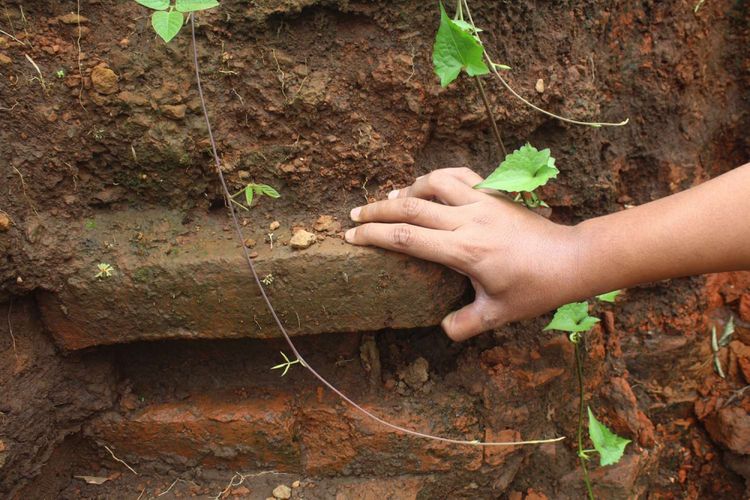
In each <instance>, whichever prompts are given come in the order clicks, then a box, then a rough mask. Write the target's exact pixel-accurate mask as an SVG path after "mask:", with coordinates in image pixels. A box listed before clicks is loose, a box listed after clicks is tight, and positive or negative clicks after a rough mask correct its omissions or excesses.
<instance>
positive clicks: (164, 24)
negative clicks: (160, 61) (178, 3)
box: [151, 10, 184, 43]
mask: <svg viewBox="0 0 750 500" xmlns="http://www.w3.org/2000/svg"><path fill="white" fill-rule="evenodd" d="M183 21H184V18H183V17H182V13H180V12H177V11H174V10H173V11H171V12H163V11H159V12H154V15H153V16H151V25H152V26H153V27H154V31H156V34H157V35H159V36H160V37H161V38H162V40H164V41H165V42H167V43H169V41H170V40H172V39H173V38H174V37H175V36H177V33H179V32H180V29H182V22H183Z"/></svg>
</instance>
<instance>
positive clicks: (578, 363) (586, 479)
mask: <svg viewBox="0 0 750 500" xmlns="http://www.w3.org/2000/svg"><path fill="white" fill-rule="evenodd" d="M579 339H580V337H579ZM579 343H580V340H579V341H578V342H574V343H573V346H574V351H575V357H576V375H577V377H578V398H579V400H580V403H579V405H578V459H579V460H580V462H581V468H582V469H583V482H584V483H586V492H587V494H588V497H589V500H594V492H593V490H592V489H591V478H589V469H588V466H587V465H586V458H584V455H585V451H586V450H585V449H584V447H583V413H584V406H585V401H584V396H585V395H586V388H585V386H584V384H583V363H582V362H581V349H580V347H579Z"/></svg>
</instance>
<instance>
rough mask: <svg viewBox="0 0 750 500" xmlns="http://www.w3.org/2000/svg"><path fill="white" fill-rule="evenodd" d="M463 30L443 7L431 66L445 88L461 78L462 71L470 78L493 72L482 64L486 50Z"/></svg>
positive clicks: (441, 6) (441, 5)
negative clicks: (459, 76)
mask: <svg viewBox="0 0 750 500" xmlns="http://www.w3.org/2000/svg"><path fill="white" fill-rule="evenodd" d="M462 26H463V25H458V24H456V22H455V21H453V20H452V19H451V18H450V17H448V14H447V13H446V12H445V7H443V4H442V3H441V4H440V28H438V32H437V35H436V36H435V46H434V48H433V50H432V64H433V66H434V68H435V73H436V74H437V76H439V77H440V85H442V86H443V87H447V86H448V85H450V84H451V82H453V80H455V79H456V78H458V75H459V73H461V70H465V71H466V73H467V74H468V75H469V76H478V75H486V74H487V73H489V72H490V70H489V68H488V67H487V65H486V64H485V63H484V60H483V57H484V48H483V47H482V46H481V45H480V43H479V42H478V41H477V39H476V38H474V36H473V35H470V34H469V33H467V32H466V31H465V30H464V28H462Z"/></svg>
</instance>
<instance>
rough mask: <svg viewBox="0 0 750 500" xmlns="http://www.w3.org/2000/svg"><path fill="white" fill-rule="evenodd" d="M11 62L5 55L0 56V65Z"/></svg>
mask: <svg viewBox="0 0 750 500" xmlns="http://www.w3.org/2000/svg"><path fill="white" fill-rule="evenodd" d="M11 62H13V61H12V60H11V58H10V57H8V56H6V55H5V54H0V64H10V63H11Z"/></svg>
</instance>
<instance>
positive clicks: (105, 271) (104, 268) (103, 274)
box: [94, 262, 114, 279]
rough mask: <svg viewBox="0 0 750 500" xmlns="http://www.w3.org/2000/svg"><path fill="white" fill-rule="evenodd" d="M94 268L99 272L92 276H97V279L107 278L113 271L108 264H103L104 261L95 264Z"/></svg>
mask: <svg viewBox="0 0 750 500" xmlns="http://www.w3.org/2000/svg"><path fill="white" fill-rule="evenodd" d="M96 269H97V270H98V271H99V272H98V273H96V275H95V276H94V278H97V279H104V278H109V277H111V276H112V272H113V271H114V269H113V268H112V266H110V265H109V264H105V263H104V262H101V263H99V264H97V266H96Z"/></svg>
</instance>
